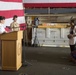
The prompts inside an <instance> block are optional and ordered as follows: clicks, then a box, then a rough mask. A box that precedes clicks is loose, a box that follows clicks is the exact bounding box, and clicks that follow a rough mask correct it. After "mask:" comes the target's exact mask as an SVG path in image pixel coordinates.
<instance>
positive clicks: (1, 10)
mask: <svg viewBox="0 0 76 75" xmlns="http://www.w3.org/2000/svg"><path fill="white" fill-rule="evenodd" d="M14 15H17V16H18V23H19V24H24V23H25V18H24V11H23V3H22V0H0V16H5V18H6V20H5V26H10V23H11V22H12V21H13V20H12V18H13V16H14Z"/></svg>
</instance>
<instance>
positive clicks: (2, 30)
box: [0, 24, 5, 34]
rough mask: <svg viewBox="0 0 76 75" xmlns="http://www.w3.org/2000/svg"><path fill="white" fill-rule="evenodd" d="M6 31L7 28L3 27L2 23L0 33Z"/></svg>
mask: <svg viewBox="0 0 76 75" xmlns="http://www.w3.org/2000/svg"><path fill="white" fill-rule="evenodd" d="M4 32H5V28H4V27H3V25H2V24H0V34H2V33H4Z"/></svg>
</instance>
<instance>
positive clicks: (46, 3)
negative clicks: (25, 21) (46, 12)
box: [23, 0, 76, 8]
mask: <svg viewBox="0 0 76 75" xmlns="http://www.w3.org/2000/svg"><path fill="white" fill-rule="evenodd" d="M23 3H24V7H26V8H27V7H30V8H33V7H35V8H36V7H41V8H43V7H45V8H46V7H76V0H23Z"/></svg>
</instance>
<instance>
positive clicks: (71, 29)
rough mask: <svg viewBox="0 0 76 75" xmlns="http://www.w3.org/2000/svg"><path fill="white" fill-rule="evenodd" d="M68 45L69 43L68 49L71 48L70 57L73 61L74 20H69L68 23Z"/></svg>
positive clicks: (75, 41)
mask: <svg viewBox="0 0 76 75" xmlns="http://www.w3.org/2000/svg"><path fill="white" fill-rule="evenodd" d="M68 38H69V45H70V50H71V58H72V60H73V61H74V56H73V54H74V52H75V49H76V48H75V45H76V26H75V24H74V20H71V23H70V31H69V35H68Z"/></svg>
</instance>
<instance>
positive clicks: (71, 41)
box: [69, 26, 76, 45]
mask: <svg viewBox="0 0 76 75" xmlns="http://www.w3.org/2000/svg"><path fill="white" fill-rule="evenodd" d="M75 30H76V26H75V27H74V29H73V34H75V35H76V31H75ZM74 44H76V37H73V38H71V39H69V45H74Z"/></svg>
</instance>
